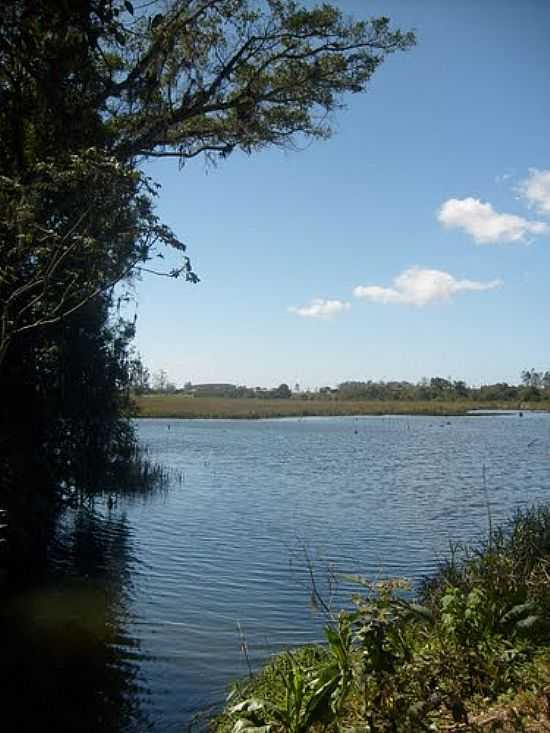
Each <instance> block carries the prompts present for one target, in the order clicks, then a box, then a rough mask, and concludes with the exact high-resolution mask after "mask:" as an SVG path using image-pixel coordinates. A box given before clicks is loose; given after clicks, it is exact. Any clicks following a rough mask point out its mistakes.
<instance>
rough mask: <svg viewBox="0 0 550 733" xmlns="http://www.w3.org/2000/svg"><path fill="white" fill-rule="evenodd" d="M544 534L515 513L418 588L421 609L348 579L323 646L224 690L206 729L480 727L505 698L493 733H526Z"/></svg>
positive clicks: (386, 589)
mask: <svg viewBox="0 0 550 733" xmlns="http://www.w3.org/2000/svg"><path fill="white" fill-rule="evenodd" d="M549 530H550V509H548V508H543V507H540V508H533V509H531V510H529V511H526V512H524V513H521V514H518V515H516V517H515V518H514V520H513V522H512V523H511V525H510V526H509V527H508V528H507V529H506V530H503V531H496V532H495V533H494V536H493V537H492V538H491V541H490V542H487V543H486V544H485V545H484V546H483V547H482V548H479V549H477V550H475V551H474V550H471V551H470V554H469V556H468V557H467V558H465V559H464V560H463V562H462V563H460V564H459V563H458V562H457V561H456V558H455V560H454V562H453V563H452V564H449V565H448V566H447V567H446V568H444V569H442V571H441V572H440V574H439V575H438V576H437V577H436V578H435V579H433V581H432V583H431V584H425V585H424V588H423V591H422V594H421V599H420V602H418V601H415V600H411V593H410V587H409V586H408V584H407V583H406V582H405V581H400V580H386V581H379V582H376V583H373V582H370V581H367V580H365V579H362V578H357V577H353V578H351V580H353V581H355V582H357V583H358V584H359V585H360V586H361V588H362V592H361V593H360V594H357V595H356V596H354V598H353V601H354V605H355V609H354V610H348V611H345V612H342V613H341V614H340V616H339V617H338V623H337V625H336V626H335V627H332V626H331V627H328V628H327V629H326V638H327V641H328V645H327V646H325V647H318V648H317V649H315V647H313V648H311V647H310V648H308V650H307V652H306V651H305V650H299V651H297V652H292V653H287V654H285V655H283V656H281V657H278V658H275V659H274V660H272V661H271V662H270V663H269V665H268V666H267V668H266V669H265V670H263V671H262V672H261V673H260V675H259V676H258V678H257V679H256V680H254V681H253V682H252V683H249V684H248V685H247V687H246V689H243V688H239V687H237V688H235V690H234V692H233V698H232V701H231V704H230V706H229V708H228V710H227V712H226V713H224V714H223V715H222V716H220V718H218V719H217V721H215V726H214V727H215V728H216V730H218V731H220V733H225V732H226V731H235V733H237V732H238V731H240V730H247V729H249V727H248V726H249V725H250V726H256V729H258V728H259V729H261V730H271V731H281V732H283V731H305V730H329V731H333V730H349V731H351V730H364V731H412V730H414V731H417V730H418V731H422V730H426V731H427V730H457V729H467V730H482V729H485V728H483V725H482V721H483V713H482V712H480V707H481V708H482V709H483V708H484V707H485V708H487V706H489V705H491V704H493V705H497V704H500V705H503V706H506V705H507V703H506V701H507V700H514V701H515V703H514V706H512V707H510V709H509V710H508V708H506V711H505V712H503V713H502V715H503V716H504V717H503V720H506V721H511V722H510V725H509V727H505V728H502V729H503V730H530V729H531V728H529V727H528V722H526V721H531V720H532V719H533V717H534V716H537V717H538V718H539V719H540V716H541V711H540V709H538V702H537V700H538V699H539V698H538V697H537V695H538V696H541V695H542V694H543V690H544V689H545V685H547V684H548V679H549V676H550V665H549V664H548V649H549V647H548V633H547V629H546V625H545V618H547V613H546V611H545V610H544V609H545V603H546V602H547V599H548V594H549V593H550V591H549V589H548V588H549V584H548V575H547V570H548V560H549V558H550V531H549ZM451 570H452V571H451ZM348 580H350V578H348ZM518 599H520V602H518ZM545 660H546V661H545ZM282 670H284V671H282ZM526 685H528V689H529V690H531V691H532V692H530V693H529V695H527V696H526V693H525V692H524V689H526ZM522 696H523V697H522ZM235 697H236V698H238V702H237V703H235ZM520 710H521V711H522V712H519V711H520ZM514 711H515V712H514ZM543 715H546V713H544V712H543ZM247 721H248V722H247ZM480 721H481V722H480ZM522 721H523V722H522ZM306 725H309V728H308V727H304V726H306ZM506 725H508V723H506ZM456 726H463V727H462V728H457V727H456ZM478 726H479V727H478ZM514 726H515V727H514ZM518 726H520V727H518ZM521 726H524V727H521ZM525 726H527V727H525ZM250 729H251V730H252V728H250ZM499 729H500V728H499Z"/></svg>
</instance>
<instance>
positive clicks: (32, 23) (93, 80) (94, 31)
mask: <svg viewBox="0 0 550 733" xmlns="http://www.w3.org/2000/svg"><path fill="white" fill-rule="evenodd" d="M413 43H414V37H413V35H412V34H411V33H401V32H400V31H392V30H391V29H390V25H389V20H388V19H387V18H378V19H372V20H369V21H359V22H355V21H352V20H348V19H345V18H344V17H343V15H342V13H341V12H340V11H339V10H337V9H336V8H334V7H332V6H330V5H328V4H325V5H322V6H320V7H317V8H313V9H310V10H308V9H305V8H302V7H301V6H300V5H298V4H297V3H296V2H294V0H258V1H257V2H255V1H253V0H172V2H170V3H169V4H168V6H167V9H166V11H165V12H163V13H158V12H155V14H154V15H147V14H141V15H139V16H136V17H134V9H133V6H132V4H131V3H129V2H124V3H122V2H118V1H117V0H76V1H75V2H73V3H58V2H53V1H52V0H36V1H35V2H33V3H28V2H25V1H24V0H7V3H6V5H5V6H4V11H3V14H2V18H1V19H0V93H1V97H0V102H1V105H0V109H1V112H0V125H1V129H2V133H3V145H2V157H1V165H2V172H3V175H2V178H1V179H0V204H1V207H2V210H3V212H4V214H3V216H2V220H1V222H0V234H1V236H2V251H1V254H2V261H3V262H5V263H8V267H6V268H5V269H3V271H2V278H1V281H0V305H1V309H0V365H1V362H2V360H3V358H4V356H5V353H6V351H7V348H8V347H9V344H10V342H11V340H12V339H13V337H14V336H15V335H17V334H21V333H26V332H28V331H30V330H33V329H34V328H40V327H44V326H47V325H51V324H53V323H56V322H58V321H59V320H61V319H63V318H65V317H67V316H68V315H70V314H71V313H73V312H74V311H75V310H76V309H78V308H79V307H81V306H82V305H83V304H84V303H86V302H87V301H88V300H90V299H92V298H94V297H95V296H96V295H98V294H100V293H102V292H106V291H107V290H108V289H109V288H110V287H112V285H113V284H114V283H116V282H118V281H120V280H123V279H125V278H127V277H128V276H129V275H130V274H131V273H133V272H135V271H136V270H137V269H139V267H140V266H141V267H143V264H144V263H146V262H148V261H149V260H150V259H151V258H152V257H153V256H154V253H155V252H156V246H157V245H158V244H168V245H169V246H172V247H175V248H176V249H178V250H179V251H180V252H184V251H185V245H183V243H182V242H180V241H179V240H178V239H177V237H175V236H174V235H173V233H172V232H170V230H169V229H168V228H167V227H164V226H162V225H161V224H160V223H159V221H158V219H157V218H156V217H155V216H154V214H153V211H152V205H151V196H152V195H153V193H154V188H153V186H152V184H151V182H150V181H147V180H146V179H145V178H144V176H143V175H142V174H140V173H139V171H138V170H137V169H136V167H135V164H136V162H137V161H138V160H139V159H141V158H143V157H165V156H173V157H177V158H178V159H179V160H180V162H182V163H183V162H184V161H185V160H186V159H188V158H193V157H195V156H197V155H200V154H202V153H204V154H205V155H207V156H208V157H209V159H210V160H214V159H215V156H218V157H222V158H223V157H226V156H227V155H229V154H230V153H231V152H232V151H233V150H234V149H235V148H240V149H241V150H243V151H245V152H248V153H250V152H252V151H254V150H258V149H260V148H262V147H265V146H267V145H282V146H291V147H292V146H295V145H296V144H298V143H299V142H300V141H301V140H303V139H304V138H308V137H309V138H325V137H327V136H329V135H330V133H331V128H330V124H329V115H330V113H332V112H333V111H334V110H336V109H338V108H340V107H341V106H342V102H341V97H342V94H343V93H345V92H353V93H354V92H359V91H362V90H364V89H365V86H366V84H367V82H368V80H369V79H370V77H371V76H372V74H373V72H374V71H375V70H376V68H377V67H378V66H379V64H380V63H381V62H382V61H383V59H384V57H385V55H386V54H389V53H392V52H394V51H397V50H402V49H406V48H408V47H409V46H411V45H412V44H413ZM75 204H77V205H76V206H75ZM121 250H122V252H121ZM31 252H32V255H30V253H31ZM84 262H86V263H87V266H86V267H84V266H83V263H84ZM165 274H169V275H172V276H178V275H180V274H184V275H185V277H186V279H188V280H192V281H194V280H196V276H195V275H194V274H193V272H192V270H191V266H190V263H189V260H188V259H187V258H186V257H185V256H184V258H183V260H182V265H181V266H180V267H179V268H176V269H175V270H173V271H171V272H169V273H165Z"/></svg>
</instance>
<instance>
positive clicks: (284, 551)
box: [0, 414, 550, 733]
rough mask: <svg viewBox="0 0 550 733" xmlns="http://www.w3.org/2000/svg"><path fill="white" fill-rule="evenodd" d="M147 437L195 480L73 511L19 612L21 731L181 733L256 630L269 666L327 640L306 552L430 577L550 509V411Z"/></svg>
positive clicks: (6, 623) (12, 663)
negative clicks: (313, 602) (488, 536)
mask: <svg viewBox="0 0 550 733" xmlns="http://www.w3.org/2000/svg"><path fill="white" fill-rule="evenodd" d="M169 427H170V429H168V428H169ZM138 431H139V435H140V437H141V440H142V441H143V443H144V444H146V445H147V446H148V448H149V455H150V457H151V458H152V459H153V460H157V461H159V462H160V463H161V464H162V465H163V466H164V467H165V468H166V469H168V470H169V471H171V472H172V474H173V475H174V476H175V477H176V476H177V477H180V476H181V477H182V480H174V481H173V483H172V486H171V487H170V490H169V491H168V492H167V493H166V494H162V495H154V496H151V497H150V500H149V501H141V500H140V501H136V500H130V499H120V500H119V503H118V505H116V506H115V507H113V508H112V509H109V507H108V506H106V505H102V504H101V503H98V504H96V506H95V507H91V508H89V509H87V510H81V511H79V512H73V513H71V514H68V515H67V516H66V517H65V520H64V522H63V523H62V525H61V526H60V528H59V530H58V533H57V536H56V540H55V542H54V543H53V546H52V551H51V563H50V565H51V570H50V574H49V577H48V579H47V581H45V582H44V584H43V585H42V586H40V587H39V588H36V587H35V588H34V589H32V591H31V592H29V593H26V594H22V595H19V596H18V597H15V598H13V599H12V600H11V601H10V603H8V604H7V605H4V607H3V610H2V615H3V629H4V633H5V636H6V641H7V653H6V654H5V655H4V657H3V660H2V671H3V677H4V682H3V686H2V687H0V689H4V690H7V699H8V700H11V701H12V703H13V705H12V706H13V707H15V708H16V712H17V713H18V714H19V727H17V726H16V727H14V730H18V731H19V730H21V731H22V730H26V728H25V724H26V723H28V721H29V709H30V708H32V710H33V716H31V717H33V720H34V721H35V722H36V720H37V717H39V718H40V719H41V727H42V728H45V729H49V728H51V729H52V730H57V731H64V730H67V731H69V730H71V731H72V730H79V731H80V730H84V731H87V730H89V731H97V730H102V731H143V730H147V729H149V728H150V729H152V730H154V731H159V732H160V731H163V732H164V731H166V732H169V733H175V732H176V731H181V729H182V724H183V723H185V722H188V721H190V720H191V718H192V716H193V715H194V714H195V713H197V712H198V711H200V710H203V709H205V708H207V707H208V706H210V705H212V704H219V703H220V702H221V701H222V700H223V696H224V690H225V689H226V686H227V684H228V682H229V681H231V680H232V679H234V678H235V677H237V676H240V675H244V674H246V671H247V667H246V662H245V660H244V659H243V658H242V655H241V653H240V642H241V639H240V636H239V631H238V627H239V626H240V628H241V629H242V632H243V633H244V635H245V636H246V641H247V643H248V647H249V653H250V658H251V661H252V664H253V665H258V664H259V663H260V662H261V660H262V659H264V658H265V657H266V656H267V655H268V654H271V653H272V652H275V651H277V650H279V649H281V648H282V647H283V646H286V645H294V644H299V643H303V642H305V641H310V640H316V639H318V638H319V637H320V626H321V622H322V619H320V618H319V617H317V616H315V615H314V614H313V613H312V609H311V608H310V606H309V580H308V569H307V566H306V562H305V554H304V548H305V549H306V550H307V552H308V553H309V556H310V557H311V559H312V562H313V565H314V567H315V572H316V573H317V580H318V582H319V584H320V586H321V587H324V586H323V583H324V581H325V580H326V579H327V576H328V570H327V569H328V568H329V567H330V568H332V571H333V572H334V573H336V574H342V573H360V574H364V575H368V576H370V577H373V576H381V575H386V576H388V575H390V576H395V575H400V576H402V575H404V576H407V577H409V578H411V579H413V580H416V579H419V578H420V577H421V576H422V575H424V574H426V573H429V572H431V571H433V569H434V568H435V565H436V563H437V559H438V558H440V557H442V556H443V554H444V553H445V552H446V551H447V548H448V544H449V541H451V540H454V541H475V540H477V539H479V538H480V536H482V535H483V534H484V533H485V532H486V528H487V516H488V507H487V501H488V500H489V502H490V509H491V514H492V518H493V522H495V523H497V522H502V521H504V520H505V519H506V518H507V517H509V516H510V514H511V512H512V511H513V510H514V508H516V507H518V506H525V505H527V504H530V503H532V502H534V501H537V500H541V499H546V498H547V497H548V496H549V489H550V416H548V415H527V414H525V415H524V416H523V417H521V418H520V417H519V415H510V416H507V417H506V418H503V417H500V416H476V417H455V418H429V417H391V418H389V417H388V418H381V417H364V418H322V419H311V418H308V419H289V420H271V421H224V420H220V421H206V420H195V421H185V420H181V421H167V420H155V421H152V420H151V421H148V420H141V421H138ZM348 593H349V588H346V587H345V586H342V587H341V588H340V590H339V595H338V596H337V598H336V602H337V603H344V602H345V601H346V599H347V594H348ZM31 662H32V663H31ZM6 685H7V686H6ZM15 701H17V702H15ZM24 701H26V702H24ZM3 707H4V706H3ZM35 711H36V716H37V717H34V714H35ZM31 728H32V729H33V730H35V729H36V725H32V726H31V725H29V726H28V729H29V730H30V729H31Z"/></svg>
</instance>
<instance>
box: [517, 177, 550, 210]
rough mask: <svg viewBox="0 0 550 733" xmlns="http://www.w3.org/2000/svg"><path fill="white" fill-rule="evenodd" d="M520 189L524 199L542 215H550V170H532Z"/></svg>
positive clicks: (521, 182)
mask: <svg viewBox="0 0 550 733" xmlns="http://www.w3.org/2000/svg"><path fill="white" fill-rule="evenodd" d="M518 189H519V193H520V195H521V196H522V198H524V199H525V200H526V201H527V203H528V204H529V205H530V206H532V207H533V208H534V209H536V210H537V211H538V212H539V213H540V214H550V170H545V171H541V170H539V169H538V168H530V169H529V175H528V176H527V178H526V179H525V180H523V181H520V184H519V187H518Z"/></svg>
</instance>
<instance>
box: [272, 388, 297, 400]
mask: <svg viewBox="0 0 550 733" xmlns="http://www.w3.org/2000/svg"><path fill="white" fill-rule="evenodd" d="M271 396H272V397H274V398H275V399H277V400H289V399H290V398H291V397H292V391H291V389H290V387H289V386H288V384H280V385H279V386H278V387H277V388H276V389H274V390H273V392H272V393H271Z"/></svg>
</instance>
